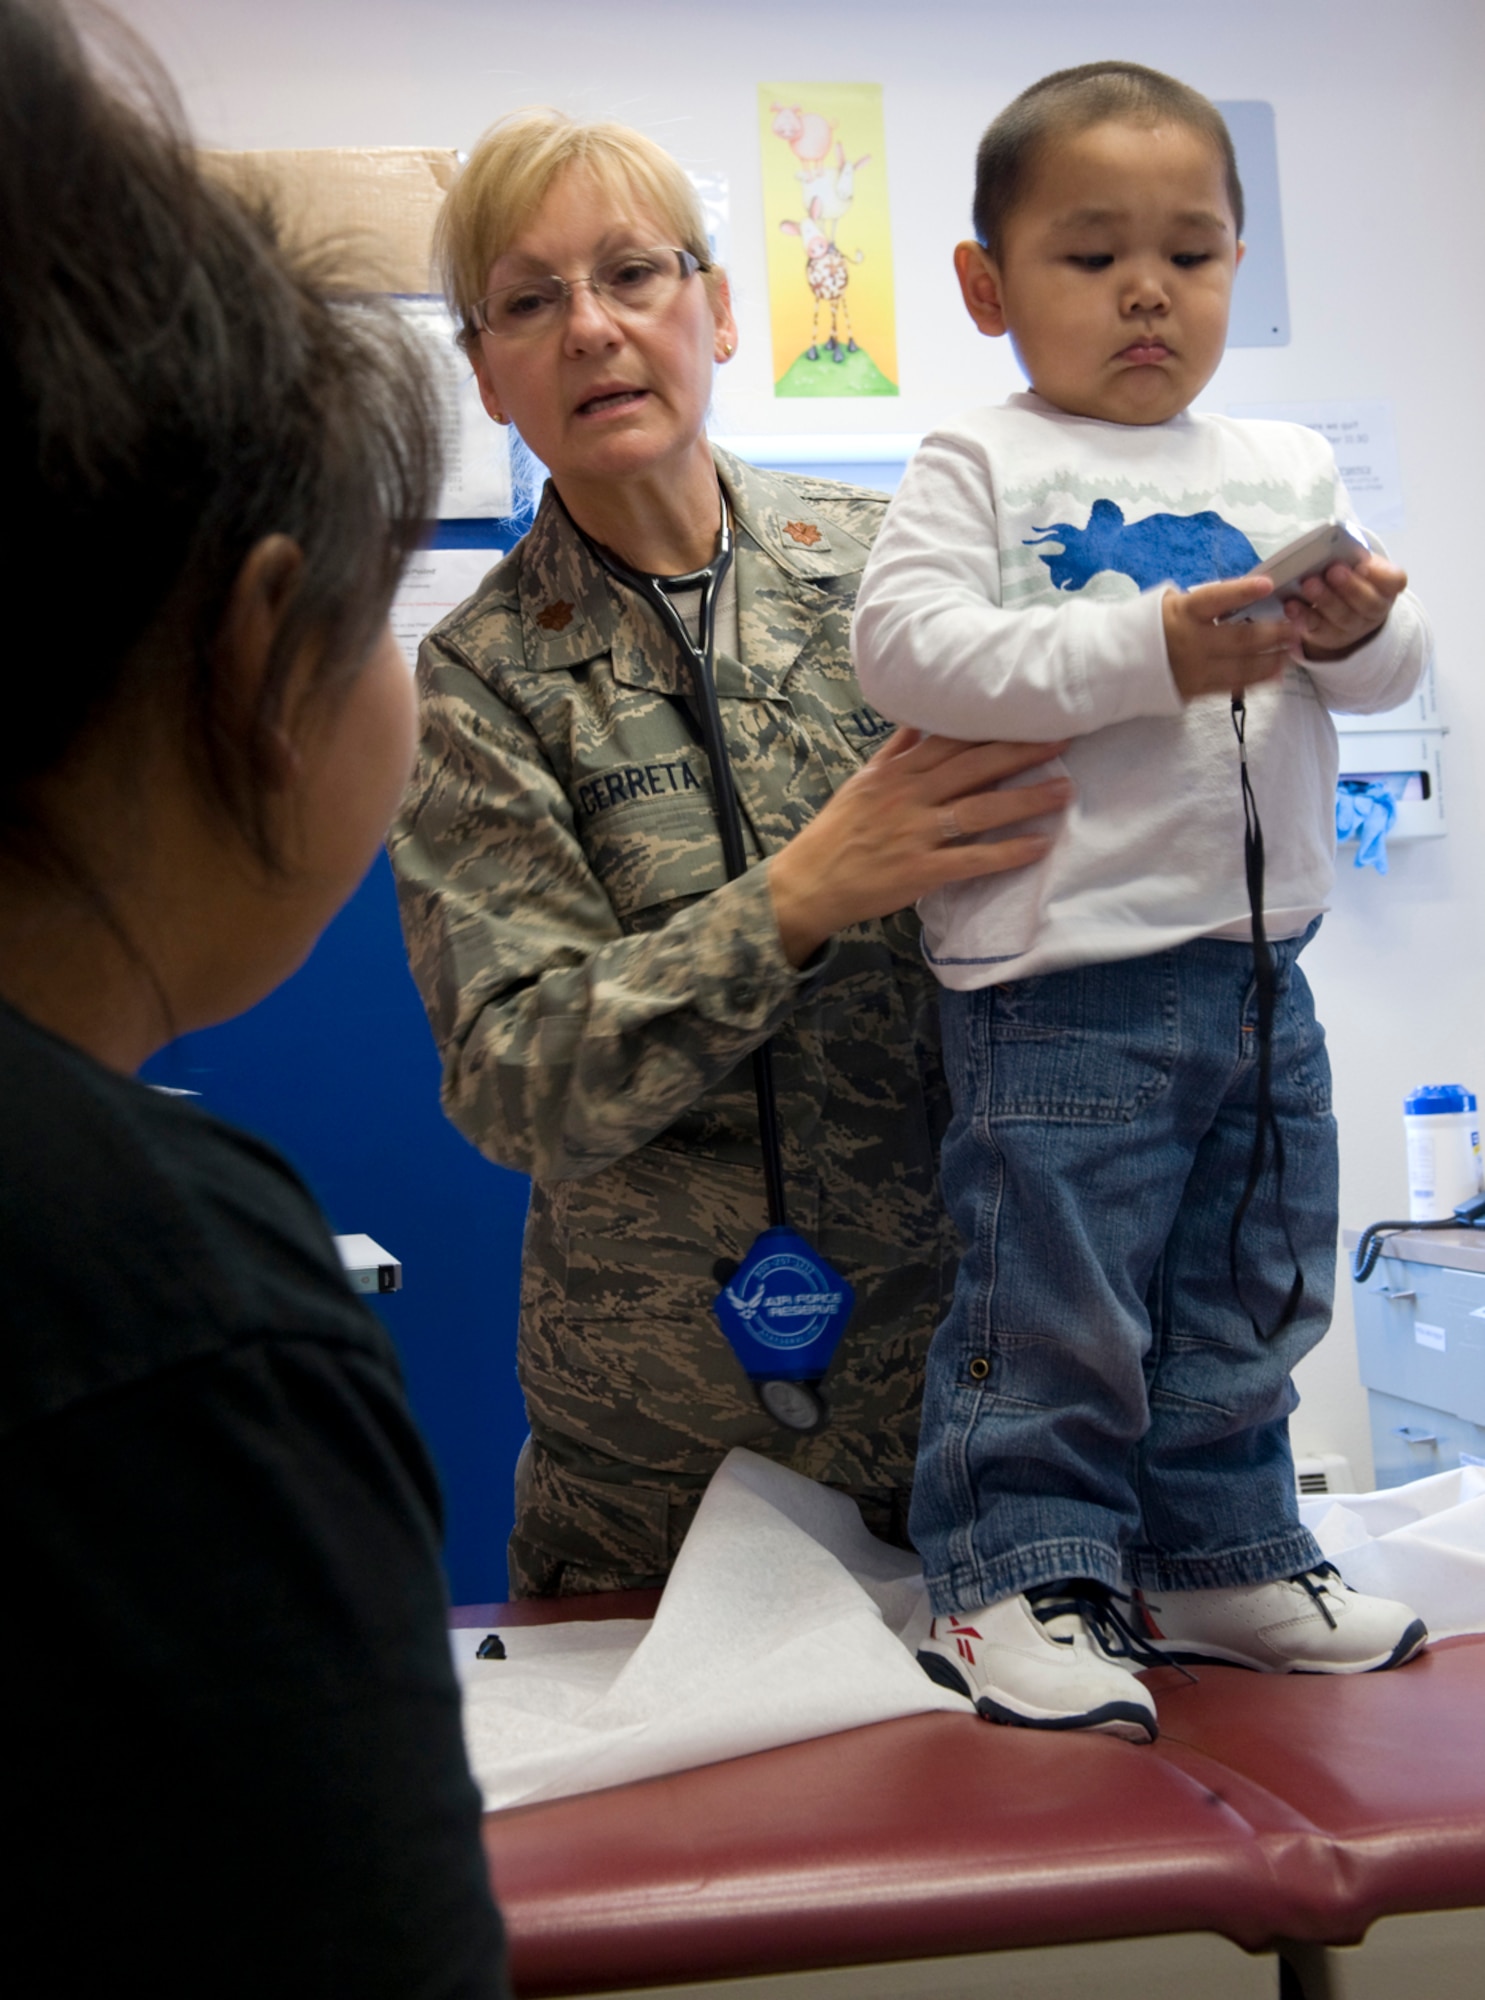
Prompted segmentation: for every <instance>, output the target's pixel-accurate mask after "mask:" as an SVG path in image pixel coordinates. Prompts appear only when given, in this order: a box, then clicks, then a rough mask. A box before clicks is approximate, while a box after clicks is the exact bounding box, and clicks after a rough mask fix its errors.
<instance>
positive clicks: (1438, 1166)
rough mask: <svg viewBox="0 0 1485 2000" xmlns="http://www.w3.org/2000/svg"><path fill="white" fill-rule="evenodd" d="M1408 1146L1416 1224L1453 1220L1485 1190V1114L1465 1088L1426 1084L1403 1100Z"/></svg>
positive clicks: (1410, 1196)
mask: <svg viewBox="0 0 1485 2000" xmlns="http://www.w3.org/2000/svg"><path fill="white" fill-rule="evenodd" d="M1403 1130H1404V1132H1405V1133H1406V1135H1407V1142H1408V1214H1409V1215H1410V1216H1411V1218H1412V1219H1413V1221H1414V1222H1443V1221H1445V1220H1452V1219H1453V1216H1454V1211H1455V1210H1456V1209H1457V1208H1458V1207H1459V1206H1460V1204H1461V1203H1463V1202H1467V1201H1469V1200H1470V1198H1471V1197H1472V1196H1473V1195H1477V1194H1479V1193H1480V1192H1481V1190H1482V1188H1485V1175H1482V1173H1481V1168H1480V1111H1479V1105H1478V1102H1477V1100H1476V1097H1475V1093H1474V1092H1473V1091H1472V1090H1466V1089H1465V1088H1464V1087H1463V1085H1462V1084H1457V1083H1435V1084H1425V1085H1424V1086H1423V1087H1422V1088H1420V1089H1418V1090H1412V1091H1409V1093H1408V1095H1407V1096H1406V1097H1405V1098H1404V1099H1403Z"/></svg>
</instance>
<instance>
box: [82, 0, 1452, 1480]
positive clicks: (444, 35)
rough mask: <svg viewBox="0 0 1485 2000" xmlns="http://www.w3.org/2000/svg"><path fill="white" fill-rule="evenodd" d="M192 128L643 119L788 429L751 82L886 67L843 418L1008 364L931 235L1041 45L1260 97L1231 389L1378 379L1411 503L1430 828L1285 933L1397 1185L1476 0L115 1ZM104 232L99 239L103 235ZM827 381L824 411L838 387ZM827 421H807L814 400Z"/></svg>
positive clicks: (738, 426)
mask: <svg viewBox="0 0 1485 2000" xmlns="http://www.w3.org/2000/svg"><path fill="white" fill-rule="evenodd" d="M119 4H120V10H121V11H122V12H123V13H124V14H125V15H126V17H127V18H129V19H131V20H132V21H133V22H134V23H135V24H136V25H137V26H138V27H140V28H141V29H142V30H143V31H144V33H145V34H146V35H147V36H148V37H149V38H150V39H151V40H152V41H153V43H154V44H155V46H156V48H157V49H158V50H159V51H160V52H161V54H162V55H163V56H164V57H165V59H166V61H167V63H168V64H169V66H170V68H171V69H172V71H173V73H174V75H175V77H176V79H177V81H178V83H179V85H180V87H181V89H182V91H183V93H184V95H185V99H186V104H187V108H188V110H189V113H190V115H191V117H192V119H193V121H194V123H195V125H196V127H197V130H198V131H199V132H200V134H201V135H202V136H203V137H204V138H205V139H206V140H207V141H208V142H210V143H211V144H214V145H220V146H248V147H258V146H325V145H407V144H438V145H451V144H452V145H459V146H467V145H468V144H469V143H470V142H471V141H472V140H473V139H474V138H475V137H476V136H477V135H478V133H479V132H480V130H481V129H482V128H483V127H484V126H485V125H486V124H488V123H489V122H490V121H491V120H492V119H493V118H495V117H497V116H499V115H500V114H501V113H502V112H504V111H508V110H511V109H513V108H514V107H516V106H517V105H521V104H526V103H531V102H548V103H556V104H559V105H561V106H563V107H564V108H566V109H569V110H572V111H575V112H577V113H580V114H586V115H599V116H614V117H619V118H622V119H625V120H627V121H628V122H630V123H632V124H636V125H640V126H642V127H644V128H645V129H646V130H648V131H650V132H651V133H653V134H654V136H655V137H657V138H658V139H660V140H661V141H662V142H663V143H664V144H666V145H668V146H669V147H670V148H671V149H672V150H673V151H674V152H675V153H677V154H678V155H679V156H680V158H681V159H682V160H683V161H684V162H685V164H686V165H687V166H689V167H692V168H696V169H709V170H711V171H718V172H723V173H726V174H727V175H728V176H729V177H730V181H731V191H732V236H733V258H732V270H733V282H734V295H735V298H736V302H737V306H738V317H739V322H740V329H741V336H742V339H741V346H740V351H739V355H738V358H737V360H736V361H735V362H734V364H733V366H732V367H731V369H730V370H728V371H727V373H726V375H725V376H724V377H723V378H722V391H721V393H720V394H719V398H718V408H717V412H716V419H717V421H716V428H717V429H718V430H720V431H723V432H729V431H731V432H763V431H783V430H789V429H799V430H814V429H818V428H819V427H820V426H821V424H822V422H824V421H825V419H824V417H823V415H822V413H821V411H820V407H819V406H818V405H811V404H799V403H794V404H790V403H776V402H775V401H774V400H773V398H772V396H771V393H770V379H769V377H770V371H769V365H768V327H767V308H766V298H765V294H764V280H763V245H762V229H761V202H760V197H759V190H758V185H757V182H758V151H757V148H758V140H757V136H756V132H757V114H756V96H755V88H754V86H755V85H756V84H757V83H758V82H761V81H775V80H778V81H788V80H801V79H802V80H808V79H826V80H838V81H854V80H868V81H879V82H881V83H883V84H884V86H885V91H886V97H885V102H886V115H887V139H888V170H889V173H890V176H891V185H892V200H893V217H894V235H895V257H896V269H897V295H898V321H899V339H900V347H901V377H902V388H903V394H902V396H901V397H900V399H898V400H897V401H896V402H886V401H880V402H872V403H870V404H869V405H863V406H862V415H861V418H860V425H859V427H860V428H861V429H863V430H873V429H874V430H884V431H909V430H912V431H920V430H923V429H926V428H927V427H929V426H930V425H931V424H932V423H933V422H935V421H936V420H938V419H939V418H940V417H942V416H944V415H946V414H947V413H949V412H950V411H952V410H954V409H956V408H958V407H960V406H962V405H964V404H966V403H969V402H974V401H985V400H992V399H995V398H998V397H999V396H1001V395H1002V394H1004V393H1005V392H1006V391H1007V390H1008V389H1010V388H1012V387H1015V386H1017V378H1016V376H1015V373H1014V368H1013V364H1012V363H1011V360H1010V357H1009V356H1008V355H1007V353H1006V352H1005V350H1004V346H1003V344H995V345H992V344H990V343H987V342H985V341H983V340H981V339H980V338H979V337H978V336H977V335H976V334H975V333H974V331H973V329H972V328H971V327H970V325H969V323H968V321H967V320H966V319H965V317H964V315H963V311H962V308H961V307H960V305H959V302H958V297H957V292H956V291H955V289H954V286H953V280H952V275H951V271H950V267H949V250H950V247H951V246H952V244H953V243H954V242H955V241H956V240H957V239H958V237H959V236H961V235H962V234H965V233H966V231H967V209H968V201H969V189H970V176H971V171H972V159H973V149H974V145H975V142H976V140H977V138H978V136H979V133H980V131H981V129H982V128H983V126H984V125H985V123H986V122H987V121H988V119H989V118H990V117H991V116H992V115H993V114H994V112H995V111H996V110H998V109H999V107H1000V106H1001V105H1002V104H1004V103H1005V102H1006V100H1007V99H1008V98H1010V97H1011V96H1013V95H1014V94H1015V92H1016V91H1017V90H1019V89H1021V88H1022V87H1023V86H1024V85H1025V84H1027V83H1029V82H1031V81H1032V80H1034V79H1035V78H1036V77H1038V76H1040V75H1042V74H1044V73H1045V72H1046V71H1047V70H1049V69H1053V68H1060V67H1062V66H1064V65H1066V64H1069V63H1074V62H1081V61H1086V60H1090V59H1092V58H1094V57H1098V56H1121V57H1128V58H1131V59H1134V60H1136V61H1143V62H1148V63H1152V64H1154V65H1156V66H1158V67H1160V68H1162V69H1167V70H1171V71H1173V72H1174V73H1176V74H1177V75H1179V76H1181V77H1183V78H1184V79H1185V80H1186V81H1188V82H1190V83H1193V84H1195V85H1196V86H1197V87H1198V88H1200V89H1202V90H1205V91H1206V92H1207V93H1208V94H1209V95H1211V96H1214V97H1224V98H1246V97H1257V98H1266V99H1268V100H1269V101H1270V102H1271V103H1272V104H1273V105H1274V107H1275V111H1276V116H1277V123H1278V143H1279V168H1280V180H1281V188H1282V195H1283V211H1284V230H1285V238H1286V247H1287V253H1288V268H1289V297H1290V311H1291V319H1292V327H1293V338H1292V343H1291V345H1289V346H1288V347H1285V348H1271V349H1248V350H1238V351H1235V352H1234V353H1233V354H1232V355H1231V356H1230V357H1229V358H1228V359H1227V361H1226V362H1225V363H1224V365H1223V367H1222V369H1221V371H1220V373H1219V374H1218V376H1217V378H1216V380H1215V381H1214V382H1213V384H1212V385H1211V387H1210V389H1209V390H1208V392H1207V395H1206V397H1205V399H1204V400H1205V401H1206V402H1207V404H1208V405H1209V406H1211V407H1213V408H1221V407H1223V406H1224V405H1226V404H1228V403H1243V402H1270V401H1286V400H1295V401H1298V400H1303V399H1310V398H1352V397H1354V398H1372V397H1387V398H1390V399H1391V400H1392V402H1393V404H1394V405H1395V409H1396V416H1397V430H1398V442H1399V449H1400V454H1401V460H1402V472H1403V480H1404V486H1405V492H1406V500H1407V510H1408V527H1407V531H1406V533H1405V534H1398V535H1395V536H1393V537H1392V538H1391V539H1392V545H1393V548H1394V550H1395V552H1397V553H1399V554H1400V555H1401V557H1402V559H1403V560H1404V561H1405V562H1406V563H1407V564H1408V566H1409V568H1410V569H1411V571H1412V575H1413V580H1414V583H1415V585H1416V586H1417V588H1418V589H1419V591H1420V592H1421V593H1422V595H1423V597H1424V600H1425V602H1426V603H1427V605H1428V607H1429V610H1430V612H1431V614H1432V616H1433V619H1434V625H1435V630H1436V633H1437V637H1438V645H1439V687H1440V700H1441V707H1442V710H1443V716H1444V720H1445V721H1446V722H1448V723H1449V724H1450V726H1451V729H1452V732H1453V733H1452V735H1451V736H1450V738H1449V740H1448V742H1447V744H1446V746H1445V754H1446V766H1445V780H1446V797H1447V801H1448V812H1449V822H1450V829H1451V830H1450V833H1449V836H1448V838H1447V839H1446V840H1444V841H1434V842H1424V843H1420V844H1418V845H1416V846H1412V847H1396V848H1394V852H1393V867H1392V873H1391V876H1390V877H1389V878H1388V879H1387V880H1385V881H1381V880H1378V879H1376V878H1375V877H1373V876H1372V875H1370V874H1369V873H1368V874H1366V875H1365V876H1362V875H1360V874H1356V873H1353V872H1352V871H1351V870H1350V869H1349V867H1347V868H1345V869H1343V871H1342V874H1341V878H1340V880H1339V882H1338V884H1337V889H1336V896H1335V907H1334V909H1333V911H1332V913H1331V915H1330V916H1329V918H1328V919H1327V921H1326V925H1325V929H1324V931H1323V933H1322V935H1321V937H1320V939H1319V940H1318V941H1317V943H1316V944H1315V945H1314V946H1313V947H1312V949H1311V951H1310V953H1309V955H1308V959H1307V964H1308V965H1309V968H1310V974H1311V978H1312V980H1313V983H1314V985H1315V988H1316V991H1317V994H1318V996H1319V1001H1320V1007H1321V1013H1322V1016H1323V1018H1324V1019H1325V1021H1326V1022H1327V1025H1328V1028H1329V1032H1330V1039H1331V1050H1332V1056H1333V1060H1334V1065H1335V1072H1336V1086H1337V1108H1338V1111H1339V1114H1340V1119H1341V1152H1342V1158H1341V1190H1342V1196H1341V1207H1342V1215H1343V1217H1344V1219H1345V1220H1346V1222H1347V1223H1348V1224H1349V1225H1351V1226H1358V1225H1360V1224H1361V1223H1363V1222H1365V1221H1369V1220H1371V1219H1374V1218H1376V1217H1378V1216H1381V1215H1392V1214H1397V1213H1398V1212H1399V1210H1400V1207H1404V1208H1405V1201H1406V1182H1405V1175H1404V1163H1403V1148H1402V1136H1401V1098H1402V1095H1403V1092H1404V1090H1405V1089H1406V1088H1408V1087H1409V1086H1411V1085H1413V1084H1416V1083H1419V1082H1445V1081H1452V1080H1461V1081H1464V1082H1466V1083H1469V1084H1471V1085H1473V1086H1474V1087H1475V1088H1476V1089H1477V1090H1478V1089H1482V1088H1485V1022H1482V1007H1481V1002H1482V1000H1485V875H1482V871H1481V868H1480V865H1479V864H1480V859H1481V856H1482V854H1485V847H1482V839H1481V835H1482V804H1481V800H1480V798H1479V796H1478V794H1477V790H1476V779H1477V774H1479V773H1480V772H1482V770H1485V754H1482V753H1485V684H1482V676H1481V674H1480V671H1479V666H1478V664H1477V657H1476V655H1477V650H1478V648H1477V645H1476V632H1477V630H1478V628H1479V626H1480V622H1481V621H1480V616H1479V613H1478V611H1477V610H1472V608H1471V607H1472V606H1473V605H1474V604H1475V600H1476V598H1477V596H1478V595H1479V594H1480V590H1479V586H1480V579H1481V577H1482V575H1485V554H1482V553H1481V550H1480V548H1479V540H1480V537H1479V527H1478V521H1479V510H1478V508H1477V506H1476V504H1475V495H1474V478H1475V477H1476V476H1477V473H1478V470H1479V468H1480V467H1481V464H1482V460H1485V396H1482V394H1481V387H1480V382H1479V378H1478V367H1479V360H1478V357H1479V354H1480V346H1481V334H1482V328H1485V256H1482V254H1481V250H1480V246H1479V240H1478V239H1479V236H1480V232H1481V227H1482V217H1485V119H1482V117H1481V115H1480V89H1481V82H1482V74H1485V62H1482V56H1485V9H1482V8H1481V6H1480V4H1479V0H1411V4H1403V0H1346V4H1344V5H1341V4H1335V3H1334V0H1245V4H1243V5H1241V6H1223V7H1217V6H1203V5H1201V4H1199V0H1147V4H1146V5H1144V6H1143V7H1141V8H1139V9H1137V10H1136V9H1129V8H1115V7H1113V6H1111V5H1104V4H1099V0H1062V4H1059V5H1057V6H1055V7H1054V6H1047V5H1038V4H1036V0H913V4H910V5H905V4H899V5H887V4H884V0H851V3H850V4H849V5H845V6H834V7H817V8H806V7H800V6H799V5H798V4H797V0H746V4H743V5H738V4H735V0H734V4H726V5H724V4H721V0H545V3H544V4H539V5H532V6H529V7H525V8H517V7H516V6H513V5H499V4H493V0H119ZM100 247H102V246H100ZM844 407H845V406H843V405H837V406H835V408H836V409H837V410H844ZM832 420H835V419H834V418H832ZM1341 1290H1342V1297H1341V1300H1340V1303H1339V1310H1338V1313H1337V1323H1336V1328H1335V1331H1334V1333H1333V1335H1332V1337H1331V1338H1330V1340H1328V1341H1327V1342H1326V1344H1325V1346H1324V1347H1323V1348H1322V1349H1321V1350H1320V1351H1319V1353H1318V1354H1316V1355H1315V1356H1314V1357H1312V1358H1311V1360H1310V1361H1308V1362H1307V1363H1306V1364H1305V1366H1304V1368H1303V1370H1302V1373H1301V1378H1300V1380H1301V1387H1302V1389H1303V1391H1304V1395H1305V1401H1304V1404H1303V1407H1302V1409H1301V1410H1300V1412H1299V1413H1298V1415H1297V1417H1296V1419H1295V1422H1294V1436H1295V1442H1296V1445H1297V1447H1298V1448H1299V1449H1300V1450H1339V1451H1344V1452H1346V1453H1347V1454H1348V1455H1349V1456H1350V1457H1351V1459H1352V1460H1353V1462H1354V1464H1355V1465H1356V1466H1357V1468H1358V1471H1359V1472H1360V1473H1361V1474H1362V1475H1363V1476H1365V1475H1366V1474H1367V1473H1368V1471H1369V1468H1370V1447H1369V1442H1368V1437H1367V1427H1366V1415H1365V1403H1364V1397H1363V1395H1362V1393H1361V1391H1360V1389H1359V1386H1358V1384H1357V1381H1356V1373H1355V1360H1354V1346H1353V1337H1352V1332H1351V1318H1350V1309H1349V1300H1348V1298H1347V1296H1346V1285H1345V1281H1344V1279H1343V1280H1342V1287H1341Z"/></svg>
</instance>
